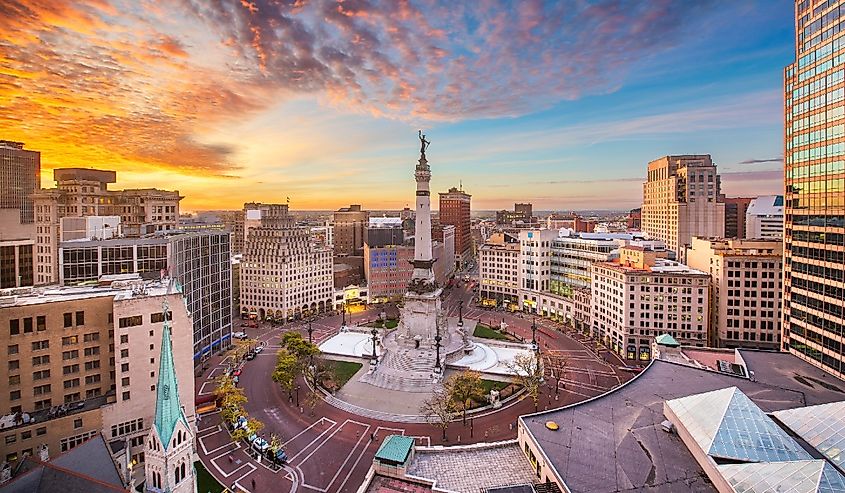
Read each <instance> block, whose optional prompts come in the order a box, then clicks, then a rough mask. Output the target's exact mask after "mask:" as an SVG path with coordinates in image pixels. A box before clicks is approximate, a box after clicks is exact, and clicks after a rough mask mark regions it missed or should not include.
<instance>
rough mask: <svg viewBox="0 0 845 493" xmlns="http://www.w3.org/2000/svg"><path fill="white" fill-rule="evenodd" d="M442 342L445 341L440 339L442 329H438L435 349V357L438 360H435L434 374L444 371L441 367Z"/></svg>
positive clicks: (435, 337)
mask: <svg viewBox="0 0 845 493" xmlns="http://www.w3.org/2000/svg"><path fill="white" fill-rule="evenodd" d="M442 340H443V338H442V337H440V327H437V335H435V336H434V349H435V351H436V356H435V357H436V358H437V359H435V360H434V372H435V373H440V372H441V371H442V370H443V369H442V368H441V367H440V341H442Z"/></svg>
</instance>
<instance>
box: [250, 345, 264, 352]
mask: <svg viewBox="0 0 845 493" xmlns="http://www.w3.org/2000/svg"><path fill="white" fill-rule="evenodd" d="M261 351H264V346H258V347H257V348H255V349H253V352H255V354H261Z"/></svg>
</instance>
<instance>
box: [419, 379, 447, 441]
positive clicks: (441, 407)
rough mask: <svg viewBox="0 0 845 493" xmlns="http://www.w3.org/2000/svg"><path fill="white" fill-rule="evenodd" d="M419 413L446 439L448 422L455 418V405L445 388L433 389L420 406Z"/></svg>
mask: <svg viewBox="0 0 845 493" xmlns="http://www.w3.org/2000/svg"><path fill="white" fill-rule="evenodd" d="M420 413H421V414H422V415H423V416H425V419H426V421H428V423H429V424H432V425H434V426H436V427H438V428H440V429H441V430H442V431H443V440H444V441H445V440H446V429H447V428H449V423H450V422H451V421H452V419H454V418H455V406H454V403H453V402H452V398H451V396H450V395H449V392H448V391H447V390H446V389H438V390H435V391H434V393H433V394H431V397H429V398H428V399H426V401H425V402H423V403H422V405H421V406H420Z"/></svg>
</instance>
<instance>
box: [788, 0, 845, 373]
mask: <svg viewBox="0 0 845 493" xmlns="http://www.w3.org/2000/svg"><path fill="white" fill-rule="evenodd" d="M843 6H845V2H843V1H842V0H833V1H830V2H824V3H821V2H809V1H800V2H798V1H796V2H795V33H796V37H795V61H794V62H793V63H791V64H790V65H788V66H787V67H786V69H785V71H784V79H785V80H784V93H785V108H784V115H785V129H784V140H785V149H784V167H785V169H784V171H785V174H784V181H785V183H784V184H785V186H786V196H785V197H784V200H785V204H786V207H785V210H784V217H785V223H784V232H785V236H784V244H785V248H786V251H785V252H784V255H785V259H786V261H785V262H784V273H783V279H784V294H783V330H784V338H783V347H784V348H785V349H788V350H789V351H790V352H792V353H793V354H795V355H797V356H799V357H801V358H803V359H805V360H807V361H809V362H811V363H813V364H815V365H818V366H820V367H821V368H824V369H825V370H827V371H829V372H830V373H832V374H833V375H836V376H838V377H839V378H845V349H843V342H845V340H843V334H844V333H845V308H843V306H845V305H843V302H842V300H843V299H845V287H843V286H844V285H843V282H845V269H843V267H842V266H843V264H845V257H844V256H845V253H843V246H845V198H844V197H845V195H843V194H845V178H843V176H845V144H843V142H842V137H843V135H845V130H843V129H845V97H843V89H842V87H840V86H841V84H842V82H843V81H844V80H845V71H843V67H842V66H841V63H840V62H841V58H842V54H843V53H845V43H843V39H842V34H843V33H842V32H841V31H840V27H841V24H840V22H841V21H842V20H843V19H845V15H843V14H842V13H841V12H840V9H842V8H843Z"/></svg>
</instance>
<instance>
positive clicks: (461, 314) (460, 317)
mask: <svg viewBox="0 0 845 493" xmlns="http://www.w3.org/2000/svg"><path fill="white" fill-rule="evenodd" d="M463 326H464V304H463V302H461V304H460V305H458V327H463Z"/></svg>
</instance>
